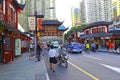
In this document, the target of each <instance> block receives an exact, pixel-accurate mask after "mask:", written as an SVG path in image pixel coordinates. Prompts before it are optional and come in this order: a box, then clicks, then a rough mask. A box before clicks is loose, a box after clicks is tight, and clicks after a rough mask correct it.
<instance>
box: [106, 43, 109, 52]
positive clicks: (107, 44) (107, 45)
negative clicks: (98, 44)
mask: <svg viewBox="0 0 120 80" xmlns="http://www.w3.org/2000/svg"><path fill="white" fill-rule="evenodd" d="M109 46H110V42H109V41H107V42H106V47H107V50H109Z"/></svg>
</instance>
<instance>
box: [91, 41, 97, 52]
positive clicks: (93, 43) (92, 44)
mask: <svg viewBox="0 0 120 80" xmlns="http://www.w3.org/2000/svg"><path fill="white" fill-rule="evenodd" d="M95 47H96V45H95V42H92V43H91V50H92V52H95Z"/></svg>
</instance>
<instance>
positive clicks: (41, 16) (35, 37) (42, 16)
mask: <svg viewBox="0 0 120 80" xmlns="http://www.w3.org/2000/svg"><path fill="white" fill-rule="evenodd" d="M47 9H55V7H48V8H45V9H43V10H42V11H41V12H43V11H45V10H47ZM34 10H35V14H34V15H35V35H34V40H35V41H34V45H35V54H36V48H37V18H44V15H37V11H36V0H35V2H34Z"/></svg>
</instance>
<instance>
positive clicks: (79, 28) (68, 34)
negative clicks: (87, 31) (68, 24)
mask: <svg viewBox="0 0 120 80" xmlns="http://www.w3.org/2000/svg"><path fill="white" fill-rule="evenodd" d="M86 26H88V24H82V25H80V26H74V27H72V28H71V29H70V30H69V31H68V32H67V33H66V34H65V36H64V38H65V40H67V38H68V37H69V36H70V35H71V34H73V33H74V32H82V29H83V28H85V27H86Z"/></svg>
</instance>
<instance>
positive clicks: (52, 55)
mask: <svg viewBox="0 0 120 80" xmlns="http://www.w3.org/2000/svg"><path fill="white" fill-rule="evenodd" d="M48 54H49V62H50V69H51V70H53V72H55V65H56V63H57V59H56V55H57V51H56V50H55V49H54V47H53V45H51V49H50V50H49V53H48Z"/></svg>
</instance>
